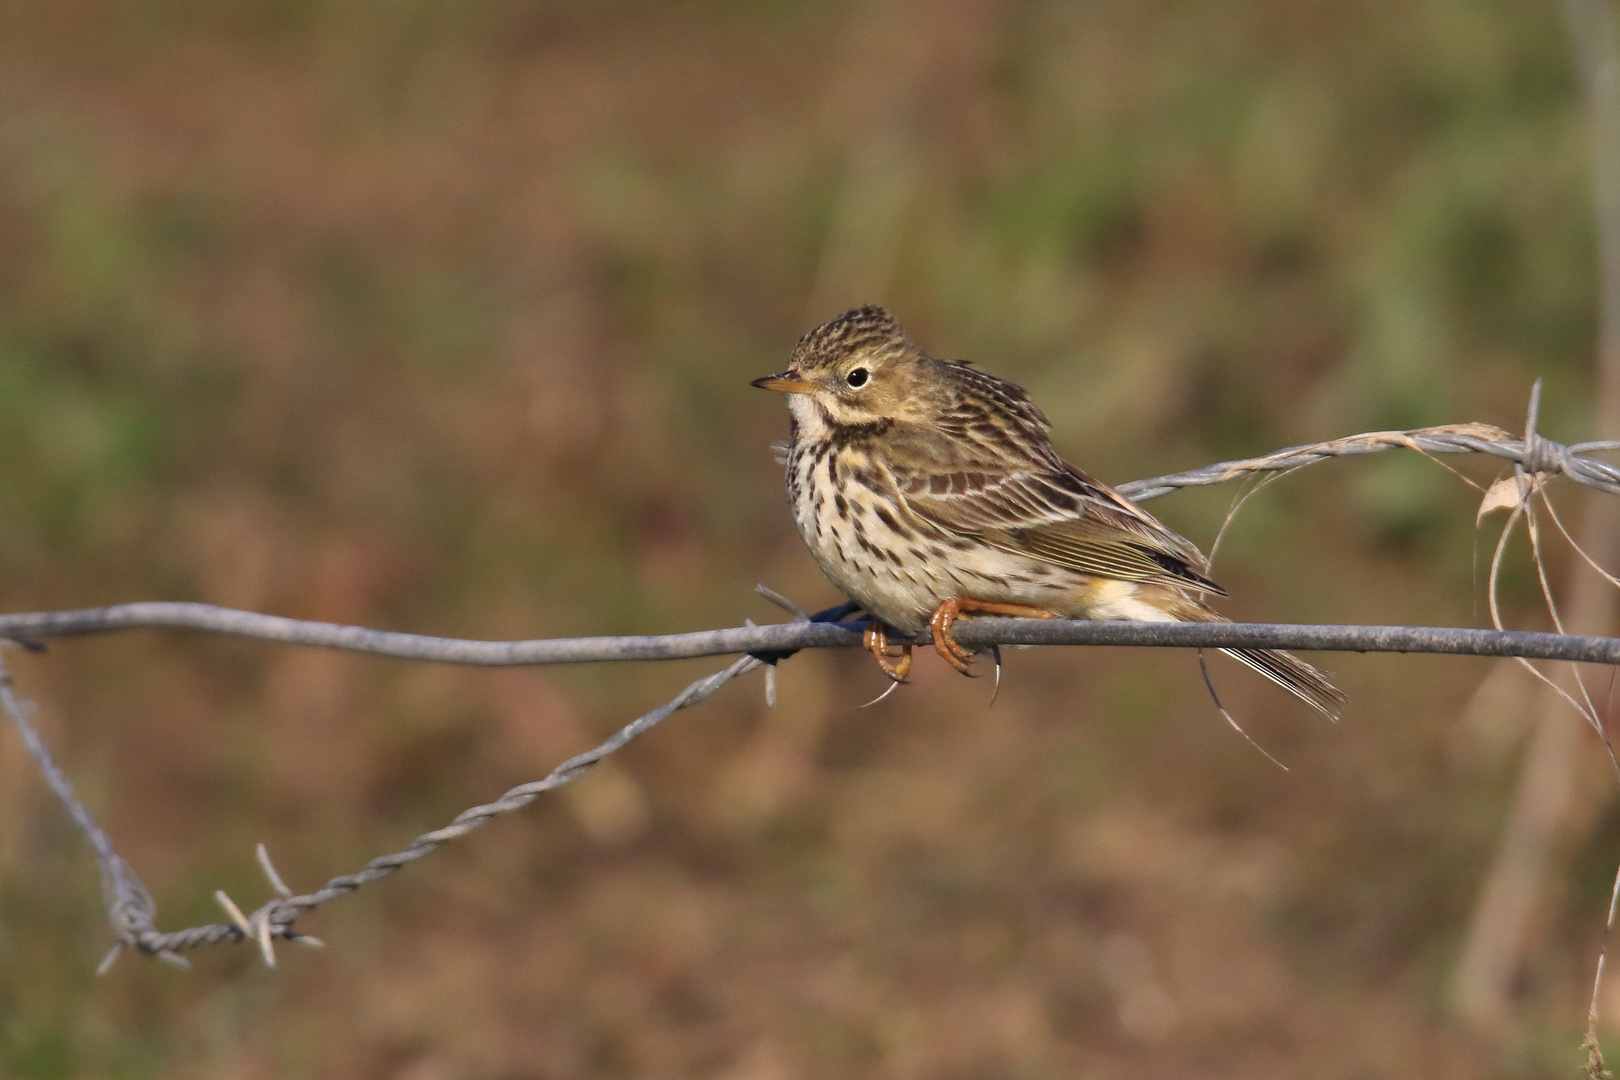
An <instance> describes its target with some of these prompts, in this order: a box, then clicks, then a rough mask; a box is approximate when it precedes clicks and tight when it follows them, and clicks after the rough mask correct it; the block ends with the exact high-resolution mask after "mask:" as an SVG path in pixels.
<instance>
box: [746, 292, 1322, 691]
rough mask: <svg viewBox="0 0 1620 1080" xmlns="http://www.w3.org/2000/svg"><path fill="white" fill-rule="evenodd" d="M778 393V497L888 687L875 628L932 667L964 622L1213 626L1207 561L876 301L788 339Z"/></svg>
mask: <svg viewBox="0 0 1620 1080" xmlns="http://www.w3.org/2000/svg"><path fill="white" fill-rule="evenodd" d="M754 385H755V386H758V387H762V388H764V389H766V390H781V391H785V392H786V393H787V394H788V395H789V396H788V405H789V407H790V412H791V413H792V416H793V426H792V441H791V443H790V444H789V446H788V454H787V478H788V497H789V499H790V500H791V501H792V504H793V518H794V521H795V522H797V523H798V526H799V533H800V534H801V535H802V536H803V537H804V540H805V543H806V544H808V545H809V546H810V550H811V552H812V553H813V554H814V555H815V557H816V561H817V562H819V563H820V564H821V568H822V570H823V571H824V572H825V573H826V574H827V576H828V577H829V578H831V579H832V581H833V583H834V584H836V585H837V586H838V587H839V588H841V589H843V590H844V591H845V592H846V593H848V594H849V596H850V599H852V600H854V601H855V602H856V603H858V604H860V605H861V607H862V608H864V609H865V610H866V612H867V614H868V615H870V616H871V621H870V622H869V623H868V626H867V631H866V647H867V648H868V649H869V650H871V652H872V654H873V655H874V656H876V657H877V660H878V663H879V664H880V665H882V667H883V670H884V672H885V673H887V674H888V676H889V677H890V678H891V679H894V680H895V681H896V682H899V681H902V680H904V678H905V677H906V674H907V673H908V672H909V671H910V669H911V646H910V645H904V646H901V647H900V650H899V651H898V652H896V651H895V650H894V649H893V648H892V647H891V646H890V644H889V641H888V631H889V630H890V629H891V628H892V629H894V630H897V631H900V632H902V633H904V634H906V635H908V636H909V635H913V634H916V633H918V632H919V631H921V630H922V628H923V627H925V626H927V627H930V628H931V630H932V636H933V640H934V648H935V649H936V650H937V651H938V652H939V655H940V656H942V657H944V658H945V662H946V663H948V664H950V665H951V666H952V667H954V668H956V669H957V670H958V671H961V672H964V673H966V672H968V671H969V668H968V659H969V657H970V656H971V655H972V654H971V653H969V652H968V651H967V650H966V649H964V648H963V647H962V646H960V645H958V644H957V643H956V641H955V640H954V639H953V638H952V637H951V624H952V623H953V622H955V620H956V618H957V617H958V616H959V615H961V614H963V613H967V612H983V613H987V614H995V615H1021V616H1026V617H1030V618H1039V619H1051V618H1058V617H1062V618H1070V619H1142V620H1149V621H1156V622H1167V621H1169V622H1218V621H1222V617H1221V616H1220V615H1218V614H1216V613H1215V611H1213V610H1212V609H1211V608H1210V607H1209V606H1208V604H1206V603H1205V597H1208V596H1212V595H1213V596H1224V595H1226V593H1225V590H1223V589H1222V588H1221V587H1220V586H1219V585H1217V584H1215V583H1214V582H1213V581H1211V580H1210V579H1209V578H1208V577H1206V576H1205V575H1206V574H1207V573H1208V570H1209V561H1208V560H1207V559H1205V558H1204V555H1203V553H1202V552H1200V551H1199V550H1198V548H1196V547H1195V546H1193V544H1192V543H1191V542H1189V541H1188V540H1186V539H1184V538H1182V537H1180V536H1178V535H1176V534H1175V533H1174V532H1172V531H1170V530H1169V529H1167V528H1165V526H1164V525H1162V524H1160V523H1159V521H1158V520H1157V519H1156V518H1154V517H1153V516H1152V515H1151V514H1149V513H1147V512H1146V511H1144V510H1142V509H1141V508H1140V507H1138V506H1137V505H1136V504H1135V503H1133V502H1131V501H1130V500H1129V499H1127V498H1125V497H1124V496H1123V495H1121V494H1119V493H1118V492H1116V491H1115V490H1114V489H1113V488H1110V487H1109V486H1108V485H1107V484H1104V483H1102V482H1100V481H1098V480H1095V479H1093V478H1092V477H1090V476H1088V475H1086V474H1085V473H1083V472H1081V471H1080V470H1079V469H1077V468H1075V467H1074V466H1073V465H1070V464H1069V463H1068V462H1066V461H1064V460H1063V459H1062V458H1061V457H1059V456H1058V454H1057V451H1055V450H1054V449H1053V448H1052V443H1051V439H1050V437H1049V436H1048V429H1049V426H1050V425H1049V424H1048V422H1047V419H1046V417H1045V416H1044V415H1043V414H1042V413H1041V411H1040V409H1038V408H1036V407H1035V405H1034V404H1033V403H1032V402H1031V401H1030V400H1029V395H1028V394H1026V393H1025V392H1024V390H1023V388H1022V387H1019V386H1017V385H1015V384H1013V383H1010V382H1007V381H1006V380H1005V379H998V378H996V377H995V376H993V375H986V374H985V373H984V372H982V371H978V370H976V369H975V368H973V367H970V366H969V365H968V364H967V363H965V362H962V361H957V360H935V359H933V358H932V357H930V356H928V355H927V354H925V353H924V352H923V351H922V350H921V349H919V348H918V347H917V346H916V345H915V344H913V343H912V341H911V339H910V338H909V337H907V336H906V332H905V331H904V330H903V329H901V327H900V324H899V323H897V322H896V321H895V320H894V318H893V317H892V316H891V315H890V314H889V313H888V312H887V311H885V310H883V309H882V308H879V307H863V308H857V309H855V310H854V311H849V312H846V313H845V314H843V315H840V316H839V317H838V318H836V319H834V320H833V321H832V322H830V323H827V324H826V325H825V326H819V327H817V328H816V329H814V330H812V331H810V332H809V333H808V334H806V335H804V337H802V338H800V339H799V343H798V345H796V346H795V347H794V349H793V358H792V359H791V360H790V361H789V363H788V369H787V371H785V372H783V373H782V374H780V375H770V376H767V377H765V378H762V379H755V380H754ZM1223 651H1225V652H1226V653H1227V654H1228V655H1230V656H1233V657H1236V658H1237V659H1238V660H1241V661H1242V662H1243V663H1245V664H1247V665H1249V667H1251V668H1253V669H1254V670H1256V671H1258V672H1260V674H1262V675H1264V676H1266V678H1268V679H1271V680H1272V681H1273V682H1276V683H1277V684H1278V685H1280V686H1282V687H1283V688H1284V689H1286V690H1287V691H1289V693H1291V694H1293V695H1294V696H1296V697H1298V698H1299V699H1300V700H1301V701H1303V702H1305V703H1306V704H1307V705H1310V706H1311V707H1312V708H1314V709H1316V710H1318V711H1320V712H1322V713H1325V714H1326V715H1328V716H1330V717H1333V716H1337V715H1338V713H1339V710H1340V707H1341V706H1342V705H1343V703H1344V695H1343V694H1341V693H1340V692H1339V690H1338V689H1337V688H1336V687H1334V685H1333V684H1332V683H1330V682H1328V680H1327V679H1326V678H1324V677H1323V676H1322V674H1321V672H1319V671H1317V670H1316V669H1315V668H1313V667H1311V666H1310V665H1309V664H1307V663H1305V662H1304V661H1302V660H1300V659H1298V658H1297V657H1294V656H1292V655H1290V654H1288V653H1285V652H1278V651H1276V650H1272V649H1227V650H1223Z"/></svg>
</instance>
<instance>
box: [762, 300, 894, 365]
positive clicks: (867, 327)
mask: <svg viewBox="0 0 1620 1080" xmlns="http://www.w3.org/2000/svg"><path fill="white" fill-rule="evenodd" d="M857 355H859V356H861V357H863V358H865V359H868V360H870V361H872V362H873V363H875V364H878V365H880V366H884V367H887V366H889V365H890V364H894V363H897V362H898V363H903V362H905V361H906V360H916V359H921V358H922V355H923V353H922V350H921V349H919V348H917V346H916V344H915V343H914V342H913V341H912V340H911V339H910V338H909V337H907V336H906V332H905V330H904V329H903V328H902V327H901V325H900V323H899V321H898V320H896V319H895V317H894V316H893V315H890V314H889V313H888V311H886V310H885V309H883V308H880V307H877V306H876V305H867V306H866V307H858V308H854V309H853V310H850V311H846V312H844V313H843V314H842V315H840V316H838V318H836V319H834V320H832V321H831V322H828V323H823V324H822V325H820V326H818V327H816V328H815V329H814V330H812V331H810V332H809V333H808V334H806V335H804V337H802V338H800V339H799V343H798V344H797V345H795V346H794V347H793V359H792V361H791V362H790V365H791V366H792V368H793V369H794V370H795V371H798V372H800V373H801V374H805V375H809V374H812V373H816V372H820V371H824V370H826V369H829V368H836V367H838V366H839V365H841V364H843V363H844V362H845V361H847V360H849V359H850V358H852V357H854V356H857Z"/></svg>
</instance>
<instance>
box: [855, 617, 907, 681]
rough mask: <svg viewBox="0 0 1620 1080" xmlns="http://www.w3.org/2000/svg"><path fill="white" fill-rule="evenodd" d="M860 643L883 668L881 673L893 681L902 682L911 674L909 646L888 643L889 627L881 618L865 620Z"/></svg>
mask: <svg viewBox="0 0 1620 1080" xmlns="http://www.w3.org/2000/svg"><path fill="white" fill-rule="evenodd" d="M861 644H863V645H865V646H866V651H867V652H869V653H871V654H872V655H873V656H875V657H877V662H878V667H880V668H882V669H883V674H885V675H887V676H888V677H889V678H891V679H893V680H894V681H895V682H897V683H903V682H905V681H906V676H907V675H909V674H911V646H910V645H890V644H889V627H888V625H887V624H886V623H884V622H883V621H882V620H880V619H871V620H869V621H868V622H867V624H866V633H864V634H863V635H861ZM897 650H898V651H897Z"/></svg>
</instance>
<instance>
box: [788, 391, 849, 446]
mask: <svg viewBox="0 0 1620 1080" xmlns="http://www.w3.org/2000/svg"><path fill="white" fill-rule="evenodd" d="M822 398H826V399H829V405H828V407H827V408H825V409H824V408H823V406H822V404H821V403H820V401H819V400H818V399H822ZM788 411H789V412H790V413H791V414H792V415H793V423H794V426H795V427H797V428H798V432H799V438H800V439H801V440H803V441H805V442H821V441H823V440H824V439H826V438H828V437H829V436H830V435H831V434H832V425H830V424H828V423H827V414H828V413H829V412H831V413H832V415H833V419H834V421H835V422H838V423H843V422H845V421H844V420H843V419H842V418H841V417H840V416H839V415H838V414H839V413H840V412H841V411H843V410H842V406H841V403H840V402H839V401H838V400H837V399H836V398H834V397H833V396H832V395H831V394H815V395H810V394H789V395H788Z"/></svg>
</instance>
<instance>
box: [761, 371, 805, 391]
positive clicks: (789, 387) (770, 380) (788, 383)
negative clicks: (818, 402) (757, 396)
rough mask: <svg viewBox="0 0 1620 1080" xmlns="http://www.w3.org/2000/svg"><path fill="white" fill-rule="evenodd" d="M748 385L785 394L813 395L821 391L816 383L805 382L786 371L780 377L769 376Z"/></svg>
mask: <svg viewBox="0 0 1620 1080" xmlns="http://www.w3.org/2000/svg"><path fill="white" fill-rule="evenodd" d="M748 385H749V386H757V387H759V388H760V389H761V390H780V391H782V392H783V393H784V394H813V393H815V392H816V391H817V390H820V389H821V387H819V386H817V385H816V384H815V383H811V382H805V381H804V380H803V379H801V378H799V377H798V376H797V375H795V374H793V373H792V372H791V371H784V372H783V373H782V374H780V375H767V376H765V377H764V378H763V379H755V380H754V381H753V382H751V383H749V384H748Z"/></svg>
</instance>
